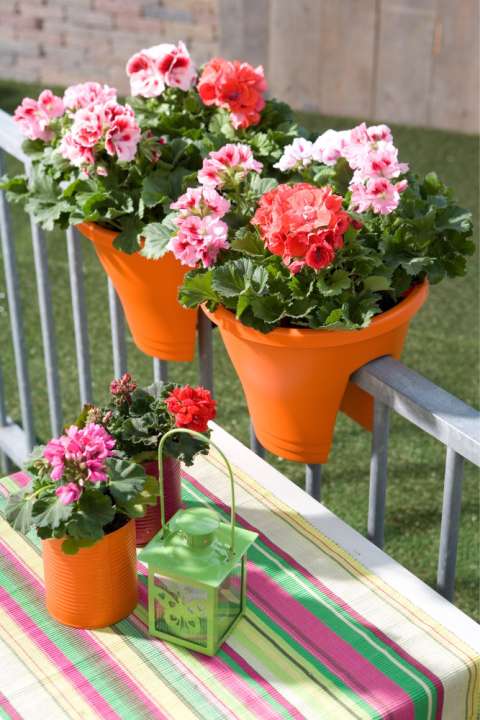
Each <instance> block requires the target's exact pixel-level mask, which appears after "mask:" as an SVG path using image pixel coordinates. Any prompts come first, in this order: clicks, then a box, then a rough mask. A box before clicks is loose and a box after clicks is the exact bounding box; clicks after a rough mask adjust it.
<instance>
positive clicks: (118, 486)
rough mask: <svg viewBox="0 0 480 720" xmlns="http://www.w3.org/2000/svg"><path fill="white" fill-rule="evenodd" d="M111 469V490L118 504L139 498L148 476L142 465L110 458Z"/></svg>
mask: <svg viewBox="0 0 480 720" xmlns="http://www.w3.org/2000/svg"><path fill="white" fill-rule="evenodd" d="M107 466H108V470H109V473H108V474H109V477H110V483H109V490H110V492H111V494H112V496H113V499H114V500H115V502H116V503H117V504H118V505H123V504H124V503H126V502H130V501H132V500H135V499H137V496H138V494H139V493H140V492H142V490H143V488H144V487H145V482H146V479H147V476H146V474H145V470H144V469H143V467H142V466H141V465H137V464H136V463H132V462H129V461H128V460H119V459H117V458H110V459H109V460H107Z"/></svg>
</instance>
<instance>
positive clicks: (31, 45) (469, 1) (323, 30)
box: [0, 0, 480, 132]
mask: <svg viewBox="0 0 480 720" xmlns="http://www.w3.org/2000/svg"><path fill="white" fill-rule="evenodd" d="M478 14H479V5H478V0H455V2H453V1H452V0H395V1H394V0H0V77H3V78H6V79H13V80H24V81H31V82H39V83H41V84H43V85H46V86H48V85H50V84H58V85H68V84H71V83H77V82H80V81H82V80H95V79H97V80H99V81H103V82H106V83H109V84H111V85H114V86H115V87H117V88H118V89H119V90H120V91H121V92H126V91H127V82H126V77H125V70H124V68H125V63H126V61H127V59H128V58H129V57H130V56H131V55H132V54H133V53H134V52H135V51H136V50H139V49H140V48H142V47H150V46H151V45H156V44H158V43H161V42H177V41H178V40H184V41H185V42H186V43H187V46H188V47H189V49H190V52H191V54H192V56H193V58H194V60H195V62H196V63H197V64H198V65H200V64H201V63H203V62H205V60H207V59H208V58H210V57H212V56H213V55H216V54H221V55H223V56H224V57H227V58H230V59H235V58H238V59H245V60H248V61H249V62H251V63H254V64H258V63H262V64H263V65H264V67H265V71H266V75H267V79H268V84H269V89H270V92H271V94H272V95H274V96H277V97H280V98H282V99H283V100H286V101H287V102H290V103H291V104H292V105H293V106H294V107H296V108H298V109H308V110H316V111H320V112H322V113H325V114H327V115H329V114H330V115H346V116H352V117H364V118H368V119H375V120H379V121H387V122H388V121H391V122H395V121H396V122H400V123H406V124H413V125H424V126H431V127H440V128H452V129H456V130H464V131H469V132H475V131H477V132H478V128H479V106H480V104H479V58H480V53H479V39H478V36H479V26H480V23H479V20H478ZM0 105H1V99H0Z"/></svg>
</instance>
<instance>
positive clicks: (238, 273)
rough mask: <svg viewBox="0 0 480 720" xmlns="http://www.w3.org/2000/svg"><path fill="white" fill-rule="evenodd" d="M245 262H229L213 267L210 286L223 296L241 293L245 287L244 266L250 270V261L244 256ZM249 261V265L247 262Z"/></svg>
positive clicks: (233, 295)
mask: <svg viewBox="0 0 480 720" xmlns="http://www.w3.org/2000/svg"><path fill="white" fill-rule="evenodd" d="M242 260H245V263H241V262H240V263H237V262H231V263H228V264H225V265H220V267H217V268H214V270H213V279H212V287H213V289H214V290H216V291H217V293H219V294H220V295H223V296H224V297H235V296H236V295H241V293H243V292H244V291H245V289H246V287H247V278H246V272H245V270H246V268H248V269H249V270H250V272H251V265H252V261H251V260H248V259H246V258H242ZM248 263H250V265H249V264H248Z"/></svg>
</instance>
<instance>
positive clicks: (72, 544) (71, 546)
mask: <svg viewBox="0 0 480 720" xmlns="http://www.w3.org/2000/svg"><path fill="white" fill-rule="evenodd" d="M101 537H103V535H102V536H101ZM97 539H98V540H99V539H100V538H95V539H94V538H75V537H67V538H66V539H65V540H64V541H63V543H62V551H63V552H64V553H65V555H76V554H77V552H78V551H79V550H80V548H82V547H92V545H95V543H96V542H97Z"/></svg>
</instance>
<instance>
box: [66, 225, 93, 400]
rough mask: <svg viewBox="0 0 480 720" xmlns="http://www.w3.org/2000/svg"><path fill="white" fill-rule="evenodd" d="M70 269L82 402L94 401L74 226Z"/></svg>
mask: <svg viewBox="0 0 480 720" xmlns="http://www.w3.org/2000/svg"><path fill="white" fill-rule="evenodd" d="M67 250H68V269H69V274H70V289H71V295H72V311H73V327H74V330H75V348H76V353H77V368H78V384H79V388H80V401H81V403H82V404H85V403H90V402H91V401H92V376H91V371H90V350H89V343H88V329H87V312H86V307H85V288H84V285H83V269H82V247H81V245H80V238H79V237H78V236H77V235H76V232H75V230H74V228H73V227H69V228H68V230H67Z"/></svg>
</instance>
